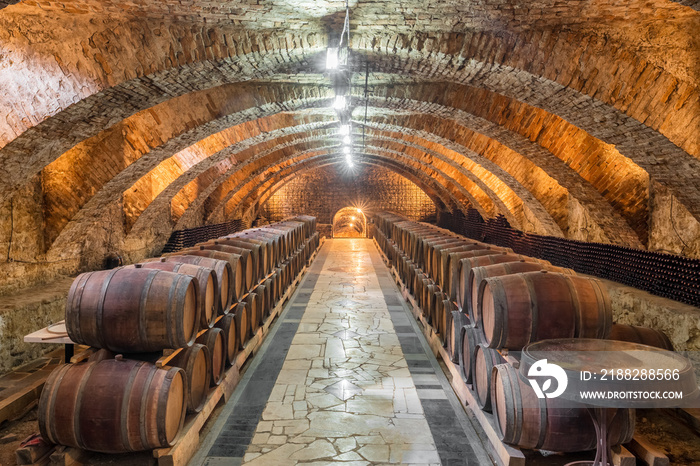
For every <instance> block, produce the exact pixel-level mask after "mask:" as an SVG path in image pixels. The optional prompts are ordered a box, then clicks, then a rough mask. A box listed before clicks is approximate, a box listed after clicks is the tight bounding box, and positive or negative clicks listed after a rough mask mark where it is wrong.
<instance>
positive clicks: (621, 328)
mask: <svg viewBox="0 0 700 466" xmlns="http://www.w3.org/2000/svg"><path fill="white" fill-rule="evenodd" d="M608 339H609V340H618V341H630V342H632V343H640V344H642V345H648V346H654V347H656V348H662V349H666V350H669V351H673V343H671V340H669V338H668V337H667V336H666V334H665V333H664V332H662V331H660V330H654V329H653V328H649V327H638V326H636V325H625V324H613V326H612V330H611V331H610V336H608Z"/></svg>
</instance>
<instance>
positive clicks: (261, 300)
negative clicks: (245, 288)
mask: <svg viewBox="0 0 700 466" xmlns="http://www.w3.org/2000/svg"><path fill="white" fill-rule="evenodd" d="M253 292H254V293H255V294H256V295H258V309H257V315H256V319H257V321H258V325H262V324H263V322H264V321H265V315H266V314H267V309H268V308H267V305H268V303H267V291H266V287H265V285H258V287H257V288H255V290H253Z"/></svg>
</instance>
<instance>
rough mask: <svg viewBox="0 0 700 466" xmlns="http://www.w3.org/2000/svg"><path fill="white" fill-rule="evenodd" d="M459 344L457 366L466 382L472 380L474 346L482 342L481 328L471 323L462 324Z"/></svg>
mask: <svg viewBox="0 0 700 466" xmlns="http://www.w3.org/2000/svg"><path fill="white" fill-rule="evenodd" d="M459 339H460V341H461V346H460V352H459V366H460V368H461V369H462V376H463V379H464V381H465V382H466V383H468V384H471V383H473V382H474V357H475V356H476V347H477V346H479V345H480V344H482V343H483V342H484V336H483V334H482V333H481V330H479V329H478V328H476V327H474V326H473V325H463V326H462V330H461V332H460V337H459Z"/></svg>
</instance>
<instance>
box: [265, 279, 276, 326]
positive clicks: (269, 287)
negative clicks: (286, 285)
mask: <svg viewBox="0 0 700 466" xmlns="http://www.w3.org/2000/svg"><path fill="white" fill-rule="evenodd" d="M263 285H264V286H265V310H264V312H263V315H264V316H265V317H267V316H269V315H270V312H271V311H272V308H274V307H275V302H276V301H275V299H274V298H275V296H274V291H275V290H274V282H273V280H272V278H268V279H267V280H265V283H264V284H263Z"/></svg>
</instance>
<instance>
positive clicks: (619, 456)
mask: <svg viewBox="0 0 700 466" xmlns="http://www.w3.org/2000/svg"><path fill="white" fill-rule="evenodd" d="M612 455H613V457H612V462H613V465H614V466H636V464H637V458H636V457H635V456H634V455H633V454H632V453H631V452H630V451H629V450H628V449H627V448H625V447H623V446H622V445H618V446H616V447H612Z"/></svg>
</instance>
